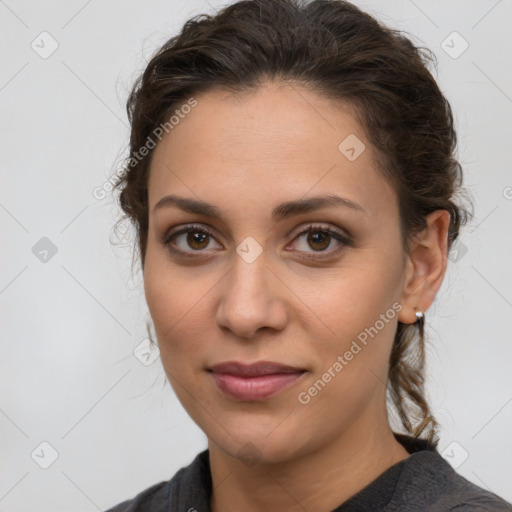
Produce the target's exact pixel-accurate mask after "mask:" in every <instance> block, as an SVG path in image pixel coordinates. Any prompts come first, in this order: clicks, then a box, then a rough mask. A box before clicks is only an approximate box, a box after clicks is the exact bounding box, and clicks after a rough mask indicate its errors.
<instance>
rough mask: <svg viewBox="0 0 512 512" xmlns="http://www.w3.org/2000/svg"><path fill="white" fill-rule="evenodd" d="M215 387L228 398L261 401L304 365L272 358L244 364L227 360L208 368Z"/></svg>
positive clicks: (291, 379)
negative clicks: (286, 362)
mask: <svg viewBox="0 0 512 512" xmlns="http://www.w3.org/2000/svg"><path fill="white" fill-rule="evenodd" d="M208 371H209V372H210V374H211V376H212V379H213V381H214V382H215V384H216V386H217V387H218V389H219V390H220V391H221V392H222V393H224V395H226V396H227V397H228V398H231V399H234V400H239V401H261V400H265V399H267V398H270V397H272V396H275V395H277V394H278V393H281V392H282V391H284V390H285V389H288V388H289V387H290V386H292V385H293V384H295V383H296V382H297V381H298V380H299V379H300V378H301V377H302V376H303V375H304V374H305V373H306V370H305V369H303V368H297V367H293V366H288V365H284V364H281V363H276V362H272V361H260V362H256V363H251V364H244V363H240V362H237V361H228V362H225V363H220V364H216V365H214V366H212V367H210V368H208Z"/></svg>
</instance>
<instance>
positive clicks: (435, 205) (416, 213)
mask: <svg viewBox="0 0 512 512" xmlns="http://www.w3.org/2000/svg"><path fill="white" fill-rule="evenodd" d="M435 62H436V61H435V56H434V55H433V53H432V52H431V51H430V50H428V49H426V48H422V47H416V46H415V45H414V44H413V43H412V42H411V40H410V39H409V38H407V37H405V36H404V35H402V33H400V32H399V31H396V30H392V29H390V28H388V27H386V26H384V25H382V24H381V23H379V22H378V21H377V20H376V19H374V18H373V17H372V16H370V15H369V14H366V13H364V12H362V11H361V10H360V9H358V8H357V7H355V6H354V5H352V4H350V3H349V2H346V1H342V0H313V1H310V2H301V1H300V0H254V1H251V0H244V1H238V2H236V3H234V4H232V5H229V6H227V7H224V8H223V9H222V10H220V11H219V12H217V13H216V14H215V15H198V16H195V17H194V18H192V19H190V20H188V21H187V22H186V23H185V25H184V26H183V28H182V30H181V33H179V34H178V35H177V36H175V37H173V38H171V39H169V40H168V41H167V42H166V43H165V44H164V45H163V46H162V47H161V48H160V49H159V50H158V51H157V53H156V54H155V55H154V56H153V58H152V59H151V61H150V62H149V64H148V65H147V67H146V69H145V71H144V72H143V74H142V75H141V76H140V77H139V78H138V80H137V81H136V83H135V85H134V86H133V89H132V91H131V94H130V96H129V99H128V102H127V111H128V117H129V120H130V123H131V137H130V155H129V157H128V158H127V161H126V163H125V164H124V166H123V169H122V172H121V173H120V174H119V179H118V180H117V182H116V184H115V187H114V188H115V189H116V188H120V189H121V192H120V195H119V202H120V205H121V208H122V210H123V211H124V213H125V218H129V219H130V220H131V222H132V223H133V225H134V227H135V230H136V234H137V237H138V250H139V255H140V258H141V263H142V268H143V267H144V254H145V249H146V243H147V234H148V216H149V213H148V195H147V183H148V176H149V175H148V173H149V167H150V163H151V155H152V153H153V152H152V151H149V154H148V156H147V158H142V159H141V158H140V157H139V155H138V151H139V150H140V149H141V148H142V147H144V146H145V145H146V146H148V141H149V140H153V139H152V134H154V133H155V129H157V127H159V126H161V125H164V124H165V123H166V122H168V119H169V116H171V115H172V114H173V113H174V112H175V110H176V107H178V106H179V105H182V104H183V103H184V102H186V101H187V100H189V99H190V98H191V97H192V96H193V95H194V94H199V93H201V92H205V91H207V90H211V89H212V88H214V87H216V88H217V87H222V88H225V89H226V90H229V91H232V92H234V93H235V92H243V91H250V90H254V89H256V88H257V87H258V85H260V84H261V83H262V82H263V81H265V80H268V79H278V80H281V81H290V82H293V83H296V84H298V85H301V86H303V87H308V88H310V89H312V90H314V91H317V92H318V93H321V94H324V95H325V96H327V97H330V98H334V99H337V100H340V101H341V102H344V103H345V104H347V105H351V106H353V107H355V111H356V113H357V116H358V119H359V121H360V122H361V124H362V126H363V127H365V130H366V135H367V138H368V140H370V142H371V143H372V144H373V145H374V147H375V148H376V150H377V151H376V153H377V155H378V160H379V161H378V167H379V169H380V171H381V172H382V173H383V175H384V176H385V177H386V178H387V179H388V180H389V181H390V183H391V184H392V185H393V187H394V190H395V191H396V193H397V196H398V198H399V204H400V219H401V232H402V239H403V243H404V250H405V251H407V248H408V244H409V243H410V241H411V239H412V237H413V236H414V235H415V234H417V233H418V232H419V231H420V230H421V229H422V228H424V227H425V226H426V221H425V217H426V216H427V215H428V214H429V213H431V212H433V211H434V210H438V209H444V210H448V212H449V213H450V216H451V219H450V226H449V233H448V247H451V245H452V244H453V242H454V241H455V240H456V239H457V237H458V234H459V228H460V227H461V226H462V225H463V224H464V223H465V222H466V221H467V219H468V217H469V216H470V215H471V214H470V213H469V212H468V211H467V210H465V209H464V208H463V207H462V206H460V205H459V206H458V205H457V204H456V203H455V199H454V197H455V194H456V193H457V192H460V191H461V185H462V171H461V166H460V164H459V163H458V161H457V160H456V159H455V156H454V152H455V149H456V144H457V140H456V133H455V130H454V123H453V117H452V111H451V108H450V105H449V103H448V101H447V100H446V99H445V97H444V96H443V94H442V93H441V91H440V89H439V87H438V86H437V84H436V81H435V80H434V78H433V77H432V75H431V73H430V72H429V71H428V69H427V65H428V64H429V63H434V64H435ZM153 145H154V144H153ZM135 156H137V158H135ZM122 220H124V219H122ZM416 334H419V335H418V336H417V335H416ZM415 342H416V343H415ZM424 361H425V353H424V333H423V326H422V325H420V329H419V331H417V329H416V326H415V325H405V324H402V323H400V322H399V323H398V328H397V332H396V335H395V340H394V345H393V348H392V352H391V357H390V361H389V376H388V388H387V390H388V396H389V397H390V398H391V401H392V403H393V405H394V406H395V407H396V410H397V412H398V415H399V418H400V421H401V423H402V426H403V428H404V429H405V431H406V432H407V433H409V434H411V435H413V436H414V437H421V436H423V437H425V438H426V439H428V440H429V441H431V442H432V443H433V444H437V442H438V439H437V428H438V424H437V422H436V421H435V419H434V417H433V415H432V414H431V411H430V408H429V405H428V403H427V401H426V399H425V398H424V390H423V388H424V373H423V371H424Z"/></svg>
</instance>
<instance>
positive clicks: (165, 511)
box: [106, 433, 512, 512]
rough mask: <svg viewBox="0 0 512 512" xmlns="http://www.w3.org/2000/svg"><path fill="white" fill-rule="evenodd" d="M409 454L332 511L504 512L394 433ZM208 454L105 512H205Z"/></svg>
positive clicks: (417, 444) (499, 502)
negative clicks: (165, 479)
mask: <svg viewBox="0 0 512 512" xmlns="http://www.w3.org/2000/svg"><path fill="white" fill-rule="evenodd" d="M394 435H395V438H396V439H397V440H398V441H399V442H400V443H401V444H402V445H403V446H404V447H405V449H406V450H407V451H408V452H409V453H410V454H411V455H409V457H408V458H407V459H404V460H402V461H400V462H397V463H396V464H394V465H393V466H391V467H390V468H388V469H387V470H386V471H384V473H382V474H381V475H380V476H378V477H377V478H376V479H375V480H373V482H371V483H369V484H368V485H367V486H366V487H364V488H363V489H361V490H360V491H359V492H358V493H356V494H354V495H353V496H352V497H351V498H350V499H348V500H347V501H345V502H344V503H342V504H341V505H340V506H339V507H337V508H336V509H335V510H333V511H332V512H363V511H372V512H399V511H403V512H419V511H423V512H425V511H429V512H445V511H449V510H454V511H456V512H465V511H475V512H476V511H478V512H485V511H498V512H499V511H504V512H505V511H508V512H512V505H511V504H510V503H508V502H506V501H505V500H503V499H502V498H500V497H499V496H497V495H496V494H493V493H491V492H489V491H486V490H484V489H482V488H481V487H478V486H477V485H475V484H473V483H471V482H470V481H469V480H467V479H466V478H464V477H463V476H461V475H459V474H458V473H457V472H456V471H455V470H454V469H453V468H452V467H451V466H450V464H449V463H448V462H447V461H446V460H445V459H444V458H443V457H442V456H441V455H440V453H439V452H438V451H437V449H436V448H435V447H434V446H433V445H432V444H430V443H428V442H427V441H425V440H421V439H414V438H413V437H410V436H405V435H402V434H397V433H395V434H394ZM208 453H209V452H208V450H205V451H203V452H201V453H199V454H198V455H197V456H196V458H195V459H194V460H193V461H192V463H191V464H190V465H188V466H186V467H184V468H181V469H180V470H179V471H178V472H177V473H176V474H175V475H174V476H173V477H172V478H171V479H170V480H168V481H164V482H160V483H157V484H155V485H153V486H151V487H149V488H147V489H145V490H144V491H142V492H140V493H139V494H137V495H136V496H135V497H134V498H133V499H130V500H127V501H124V502H122V503H120V504H118V505H116V506H115V507H113V508H110V509H109V510H107V511H106V512H211V509H210V497H211V492H212V480H211V473H210V464H209V456H208Z"/></svg>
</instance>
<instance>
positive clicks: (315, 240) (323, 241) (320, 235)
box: [307, 231, 331, 251]
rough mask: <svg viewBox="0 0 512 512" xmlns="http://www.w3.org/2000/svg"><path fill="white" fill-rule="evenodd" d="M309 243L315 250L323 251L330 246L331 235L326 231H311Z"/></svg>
mask: <svg viewBox="0 0 512 512" xmlns="http://www.w3.org/2000/svg"><path fill="white" fill-rule="evenodd" d="M307 240H308V244H309V246H310V247H311V248H312V249H314V250H315V251H323V250H325V249H327V247H329V244H330V242H331V235H330V234H329V233H327V232H325V231H309V233H308V238H307Z"/></svg>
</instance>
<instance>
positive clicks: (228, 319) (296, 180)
mask: <svg viewBox="0 0 512 512" xmlns="http://www.w3.org/2000/svg"><path fill="white" fill-rule="evenodd" d="M195 98H196V100H197V105H196V106H195V107H194V108H193V109H191V111H190V113H189V114H188V115H187V116H184V118H183V119H181V120H180V122H179V124H177V125H175V126H174V128H173V129H172V130H171V131H170V132H169V133H168V134H167V135H166V136H165V137H164V138H163V139H162V140H161V142H160V143H159V144H158V146H157V147H156V149H155V152H154V154H153V160H152V163H151V169H150V178H149V183H148V199H149V211H150V215H149V233H148V244H147V250H146V259H145V268H144V286H145V294H146V300H147V303H148V307H149V310H150V314H151V316H152V319H153V322H154V325H155V330H156V334H157V340H158V345H159V348H160V353H161V358H162V363H163V366H164V369H165V372H166V375H167V377H168V379H169V381H170V383H171V384H172V386H173V388H174V390H175V392H176V395H177V396H178V398H179V400H180V402H181V403H182V405H183V406H184V408H185V409H186V410H187V412H188V413H189V415H190V416H191V418H192V419H193V420H194V421H195V422H196V423H197V425H198V426H199V427H200V428H201V429H202V430H203V431H204V432H205V434H206V435H207V436H208V438H209V440H210V442H211V443H214V444H215V446H217V447H219V448H220V449H221V450H223V451H224V452H225V453H227V454H230V455H232V456H235V457H242V456H243V454H244V453H245V452H246V451H247V449H248V447H251V448H250V449H251V450H253V451H256V452H257V457H258V458H261V459H262V460H263V461H268V462H279V461H285V460H290V459H292V458H293V457H295V456H299V455H301V454H305V453H307V452H311V451H313V450H317V449H321V448H322V446H327V445H329V444H333V443H336V442H337V440H338V439H340V437H341V436H343V435H344V436H345V439H349V438H350V439H354V440H356V439H359V438H361V436H362V437H364V436H368V435H371V434H372V433H374V432H375V429H378V428H382V425H383V423H384V422H385V421H386V416H385V382H386V379H387V369H388V358H389V354H390V351H391V347H392V343H393V338H394V333H395V330H396V326H397V321H398V311H399V310H400V308H401V305H400V300H401V293H402V290H403V286H404V263H403V262H404V259H403V249H402V244H401V237H400V222H399V210H398V200H397V197H396V194H395V192H394V190H393V189H392V188H391V187H390V185H389V184H388V183H387V181H386V180H385V179H384V178H383V177H382V176H381V175H380V173H379V172H378V171H377V169H376V166H375V161H374V157H375V154H374V152H373V150H372V147H371V145H370V143H369V141H368V140H367V138H366V136H365V134H364V132H363V129H362V127H361V126H360V125H359V124H358V123H357V121H356V119H355V117H354V116H353V113H351V110H350V109H349V108H348V106H346V105H345V106H344V105H340V104H339V103H334V102H333V101H331V100H329V99H327V98H324V97H322V96H320V95H318V94H317V93H315V92H312V91H309V90H306V89H303V88H301V87H299V86H294V87H290V86H289V85H278V84H273V83H267V84H265V85H264V86H262V87H260V88H259V89H258V90H257V91H256V92H252V93H250V94H244V95H240V96H238V97H235V96H233V95H231V94H229V93H228V92H226V91H221V90H216V91H213V92H212V91H210V92H207V93H204V94H202V95H198V96H196V97H195ZM347 137H349V138H348V139H347ZM356 137H357V138H356ZM345 139H347V140H346V141H345ZM343 141H345V142H343ZM342 142H343V143H342ZM340 143H342V144H341V146H340ZM362 144H364V147H365V149H363V145H362ZM170 195H172V196H175V198H181V199H187V200H193V201H200V202H203V203H208V205H210V207H209V208H204V205H203V208H202V209H201V210H199V209H198V208H197V206H198V204H197V203H195V204H191V203H181V207H180V206H179V201H171V200H170V199H167V200H165V199H164V200H163V201H162V199H163V198H165V197H166V196H170ZM328 196H337V197H339V198H341V199H337V200H331V201H330V202H324V203H322V202H321V201H320V200H315V201H311V200H312V199H313V198H319V197H320V198H325V197H328ZM298 201H302V202H303V203H304V204H303V207H302V208H299V207H297V204H295V207H294V206H293V204H294V203H296V202H298ZM157 204H158V207H157V208H156V209H155V206H157ZM283 204H284V205H285V206H282V205H283ZM291 205H292V206H291ZM308 205H309V206H308ZM194 207H195V208H194ZM212 207H213V208H212ZM262 361H267V362H274V363H279V364H280V365H286V367H291V369H292V370H293V371H292V370H290V368H283V367H266V371H264V372H263V373H270V374H272V375H266V376H263V377H262V376H260V377H255V376H254V375H252V376H251V377H250V378H249V377H248V376H247V375H245V376H241V375H240V373H239V372H240V367H238V368H235V369H233V367H230V368H228V367H225V368H223V369H222V368H221V369H219V372H212V371H211V369H212V367H214V366H215V365H219V364H221V363H225V362H239V363H242V365H250V364H252V363H257V362H262ZM260 370H261V368H260Z"/></svg>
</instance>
